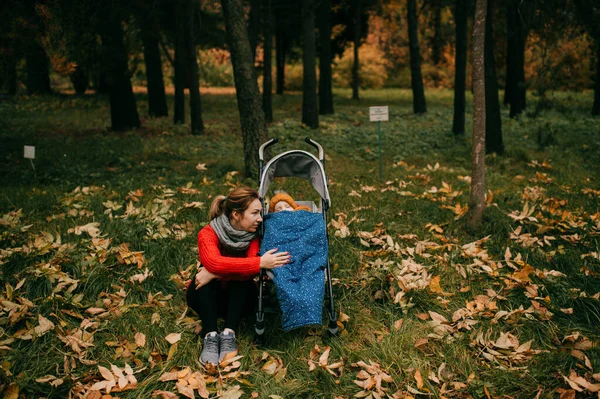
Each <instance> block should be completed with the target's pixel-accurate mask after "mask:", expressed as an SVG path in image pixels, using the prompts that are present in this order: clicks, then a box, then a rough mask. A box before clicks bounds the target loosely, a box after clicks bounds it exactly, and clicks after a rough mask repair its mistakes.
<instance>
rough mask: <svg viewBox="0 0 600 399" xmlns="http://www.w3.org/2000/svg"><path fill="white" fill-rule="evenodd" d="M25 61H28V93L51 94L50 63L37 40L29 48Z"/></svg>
mask: <svg viewBox="0 0 600 399" xmlns="http://www.w3.org/2000/svg"><path fill="white" fill-rule="evenodd" d="M25 59H26V60H27V93H28V94H45V93H51V92H52V89H51V88H50V61H49V60H48V56H47V55H46V50H44V48H43V47H42V46H41V45H40V44H39V43H38V42H37V39H34V40H33V41H32V42H30V43H29V45H28V46H27V52H26V54H25Z"/></svg>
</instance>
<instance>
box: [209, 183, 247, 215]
mask: <svg viewBox="0 0 600 399" xmlns="http://www.w3.org/2000/svg"><path fill="white" fill-rule="evenodd" d="M256 199H259V196H258V192H257V191H256V190H254V189H253V188H250V187H238V188H236V189H235V190H233V191H232V192H230V193H229V195H228V196H227V197H226V196H224V195H217V196H216V197H215V199H214V200H213V202H212V204H210V210H209V211H208V219H209V220H213V219H214V218H216V217H219V216H221V215H223V214H225V215H227V217H228V218H231V213H232V212H239V213H244V211H245V210H246V209H248V207H249V206H250V204H251V203H252V201H254V200H256Z"/></svg>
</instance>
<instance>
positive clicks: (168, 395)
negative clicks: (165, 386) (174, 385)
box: [152, 391, 179, 399]
mask: <svg viewBox="0 0 600 399" xmlns="http://www.w3.org/2000/svg"><path fill="white" fill-rule="evenodd" d="M152 396H153V397H154V396H160V397H161V399H178V398H179V396H177V394H175V393H173V392H169V391H154V392H152Z"/></svg>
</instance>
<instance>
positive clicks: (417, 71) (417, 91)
mask: <svg viewBox="0 0 600 399" xmlns="http://www.w3.org/2000/svg"><path fill="white" fill-rule="evenodd" d="M407 14H408V16H407V19H408V42H409V48H410V81H411V86H412V92H413V111H414V113H415V114H424V113H425V112H427V104H426V102H425V91H424V88H423V76H422V75H421V53H420V49H419V37H418V19H417V4H416V0H408V6H407Z"/></svg>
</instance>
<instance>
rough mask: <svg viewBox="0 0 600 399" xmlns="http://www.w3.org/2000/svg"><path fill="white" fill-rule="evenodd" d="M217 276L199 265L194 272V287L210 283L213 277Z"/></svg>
mask: <svg viewBox="0 0 600 399" xmlns="http://www.w3.org/2000/svg"><path fill="white" fill-rule="evenodd" d="M215 278H219V276H217V275H216V274H212V273H211V272H209V271H208V270H206V268H205V267H201V268H200V269H199V270H198V273H196V277H195V278H194V282H195V283H196V289H199V288H200V287H202V286H204V285H206V284H208V283H210V282H211V281H212V280H213V279H215Z"/></svg>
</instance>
